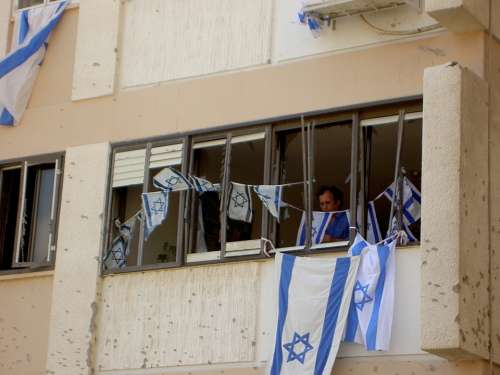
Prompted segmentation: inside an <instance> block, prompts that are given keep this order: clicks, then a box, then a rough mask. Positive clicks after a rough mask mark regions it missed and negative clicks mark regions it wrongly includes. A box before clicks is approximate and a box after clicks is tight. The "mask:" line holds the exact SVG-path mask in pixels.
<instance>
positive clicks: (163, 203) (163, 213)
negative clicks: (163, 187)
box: [142, 191, 169, 240]
mask: <svg viewBox="0 0 500 375" xmlns="http://www.w3.org/2000/svg"><path fill="white" fill-rule="evenodd" d="M168 197H169V192H168V191H155V192H152V193H143V194H142V210H143V214H144V219H145V222H146V226H145V228H144V229H145V231H144V237H145V239H146V240H147V239H148V237H149V235H150V234H151V233H152V232H153V231H154V230H155V228H156V227H157V226H158V225H161V223H163V221H164V220H165V219H166V218H167V214H168Z"/></svg>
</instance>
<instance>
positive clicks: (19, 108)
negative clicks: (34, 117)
mask: <svg viewBox="0 0 500 375" xmlns="http://www.w3.org/2000/svg"><path fill="white" fill-rule="evenodd" d="M66 5H67V2H66V1H64V2H61V3H57V4H52V5H47V6H44V7H38V8H33V9H26V10H23V11H22V12H19V13H18V15H17V18H16V27H15V31H14V38H13V45H12V51H11V52H10V53H9V54H8V55H7V56H5V57H4V58H3V59H2V60H0V125H14V124H15V123H17V122H19V121H20V119H21V117H22V115H23V113H24V111H25V109H26V107H27V105H28V101H29V98H30V96H31V91H32V88H33V85H34V83H35V80H36V77H37V75H38V71H39V70H40V65H41V64H42V62H43V59H44V56H45V51H46V50H47V45H48V40H49V37H50V34H51V33H52V30H53V29H54V28H55V26H56V25H57V23H58V22H59V20H60V18H61V17H62V14H63V11H64V8H65V7H66Z"/></svg>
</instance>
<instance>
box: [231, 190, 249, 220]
mask: <svg viewBox="0 0 500 375" xmlns="http://www.w3.org/2000/svg"><path fill="white" fill-rule="evenodd" d="M227 207H228V210H227V216H228V217H229V218H230V219H233V220H238V221H244V222H246V223H251V222H252V195H251V193H250V186H248V185H244V184H238V183H236V182H231V185H230V187H229V195H228V204H227Z"/></svg>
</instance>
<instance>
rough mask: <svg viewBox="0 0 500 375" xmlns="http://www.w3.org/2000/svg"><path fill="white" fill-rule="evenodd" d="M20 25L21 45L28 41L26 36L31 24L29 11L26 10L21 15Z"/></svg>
mask: <svg viewBox="0 0 500 375" xmlns="http://www.w3.org/2000/svg"><path fill="white" fill-rule="evenodd" d="M19 21H20V22H19V23H20V25H19V42H18V43H19V44H20V45H21V44H22V43H23V42H24V40H25V39H26V35H28V31H29V29H30V24H29V20H28V11H27V10H25V11H23V12H22V13H21V16H20V20H19Z"/></svg>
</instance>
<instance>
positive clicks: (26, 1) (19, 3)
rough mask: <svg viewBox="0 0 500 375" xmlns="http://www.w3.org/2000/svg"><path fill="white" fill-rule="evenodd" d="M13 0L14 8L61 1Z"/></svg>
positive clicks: (18, 8) (19, 8)
mask: <svg viewBox="0 0 500 375" xmlns="http://www.w3.org/2000/svg"><path fill="white" fill-rule="evenodd" d="M13 1H14V10H23V9H28V8H33V7H36V6H41V5H48V4H51V3H58V2H61V1H62V0H13ZM73 1H74V0H73Z"/></svg>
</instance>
